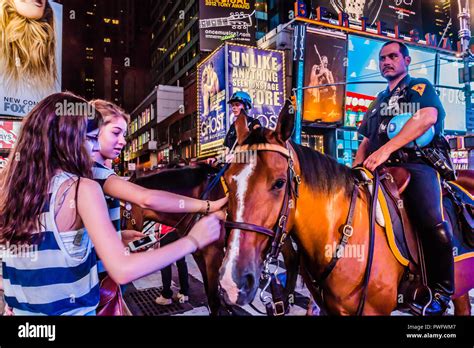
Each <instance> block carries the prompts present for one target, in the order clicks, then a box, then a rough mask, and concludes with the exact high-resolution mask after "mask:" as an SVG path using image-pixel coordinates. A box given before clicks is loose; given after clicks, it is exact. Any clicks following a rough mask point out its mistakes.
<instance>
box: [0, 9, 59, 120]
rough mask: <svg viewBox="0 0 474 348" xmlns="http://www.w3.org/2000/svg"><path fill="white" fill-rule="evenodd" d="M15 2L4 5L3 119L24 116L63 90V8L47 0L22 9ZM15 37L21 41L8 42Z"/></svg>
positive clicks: (0, 27)
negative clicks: (47, 97)
mask: <svg viewBox="0 0 474 348" xmlns="http://www.w3.org/2000/svg"><path fill="white" fill-rule="evenodd" d="M5 1H6V0H0V3H5ZM12 3H13V5H11V6H10V5H8V3H7V5H6V6H3V5H2V6H0V11H2V12H4V13H0V18H3V19H4V20H2V21H0V33H2V35H0V116H19V117H22V116H25V115H26V114H28V112H30V110H31V109H32V108H33V107H34V106H35V105H36V104H37V103H38V102H39V101H40V100H41V99H43V98H45V97H46V96H48V95H50V94H52V93H55V92H59V91H61V59H62V58H61V57H62V8H63V7H62V5H60V4H58V3H56V2H52V1H46V0H41V1H36V2H31V3H27V4H26V5H25V6H22V7H21V8H20V7H18V8H16V7H15V3H16V2H12ZM29 16H30V17H29ZM38 16H39V17H40V18H39V19H37V17H38ZM25 18H26V20H25ZM5 19H6V20H5ZM11 23H21V25H17V26H15V25H11ZM12 37H17V38H18V40H16V41H14V42H12V41H8V40H9V39H10V38H12ZM3 40H5V41H6V42H3ZM30 42H33V43H34V45H31V43H30Z"/></svg>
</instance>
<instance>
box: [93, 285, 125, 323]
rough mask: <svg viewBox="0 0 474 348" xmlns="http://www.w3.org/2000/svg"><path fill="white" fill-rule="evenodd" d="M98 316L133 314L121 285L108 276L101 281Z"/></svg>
mask: <svg viewBox="0 0 474 348" xmlns="http://www.w3.org/2000/svg"><path fill="white" fill-rule="evenodd" d="M96 313H97V315H98V316H131V315H132V313H131V312H130V309H129V308H128V306H127V304H126V303H125V301H124V299H123V296H122V291H121V290H120V286H119V285H118V284H117V283H116V282H114V280H113V279H112V278H110V277H109V276H106V277H105V278H104V279H102V281H101V282H100V301H99V306H98V307H97V311H96Z"/></svg>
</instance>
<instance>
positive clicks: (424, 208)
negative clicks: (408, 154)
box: [399, 163, 443, 233]
mask: <svg viewBox="0 0 474 348" xmlns="http://www.w3.org/2000/svg"><path fill="white" fill-rule="evenodd" d="M399 166H400V167H403V168H406V169H408V171H409V172H410V175H411V179H410V183H409V184H408V187H407V188H406V190H405V192H404V193H403V194H404V196H405V203H406V205H407V211H408V214H409V215H410V218H411V219H412V221H413V222H415V224H416V225H417V227H418V228H419V229H420V230H423V231H428V230H429V229H431V228H432V227H433V226H436V225H438V224H440V223H441V222H443V212H442V203H441V183H440V179H439V176H438V173H437V172H436V170H434V169H433V168H431V167H430V166H428V165H426V164H421V163H420V164H419V163H404V164H401V165H399ZM420 233H424V232H422V231H420Z"/></svg>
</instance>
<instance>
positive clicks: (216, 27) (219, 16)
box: [199, 0, 256, 51]
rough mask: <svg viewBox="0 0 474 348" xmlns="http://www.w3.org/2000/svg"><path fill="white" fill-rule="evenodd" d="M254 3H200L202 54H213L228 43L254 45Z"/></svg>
mask: <svg viewBox="0 0 474 348" xmlns="http://www.w3.org/2000/svg"><path fill="white" fill-rule="evenodd" d="M255 28H256V26H255V1H254V0H239V1H228V0H200V1H199V34H200V35H199V44H200V49H201V51H212V50H214V49H216V48H217V47H219V46H220V45H221V44H222V43H223V42H224V41H225V40H232V41H233V42H239V43H242V44H247V45H249V44H250V45H252V44H254V43H255V31H256V30H255Z"/></svg>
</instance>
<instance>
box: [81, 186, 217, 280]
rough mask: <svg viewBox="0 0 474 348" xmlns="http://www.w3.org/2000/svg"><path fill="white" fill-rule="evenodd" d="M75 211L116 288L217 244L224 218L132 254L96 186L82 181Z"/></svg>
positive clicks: (209, 219) (206, 219)
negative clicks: (150, 249) (178, 237)
mask: <svg viewBox="0 0 474 348" xmlns="http://www.w3.org/2000/svg"><path fill="white" fill-rule="evenodd" d="M77 208H78V213H79V215H80V217H81V219H82V221H83V223H84V225H85V227H86V228H87V231H88V233H89V236H90V238H91V240H92V242H93V244H94V247H95V249H96V250H97V253H98V254H99V256H100V258H101V260H102V262H103V263H104V266H105V268H106V269H107V271H108V272H109V275H110V276H111V277H112V279H114V281H116V282H117V283H119V284H127V283H130V282H131V281H133V280H135V279H138V278H141V277H144V276H146V275H148V274H150V273H152V272H155V271H157V270H160V269H161V268H163V267H166V266H168V265H170V264H171V263H173V262H175V261H176V260H179V259H181V258H183V257H184V256H185V255H187V254H190V253H192V252H194V251H196V250H197V249H198V248H202V247H203V246H205V245H207V244H209V243H212V242H213V241H215V240H217V239H218V238H219V236H220V232H221V224H220V220H219V219H221V218H223V213H222V214H221V215H217V214H212V215H209V216H206V217H204V218H203V219H201V220H200V221H199V222H198V223H197V224H196V225H195V226H194V227H193V229H192V230H191V232H190V234H189V235H188V236H186V237H184V238H181V239H180V240H178V241H176V242H174V243H172V244H169V245H167V246H165V247H163V248H160V249H156V250H152V251H150V252H146V253H137V254H131V253H130V252H129V250H128V248H124V246H123V245H122V242H121V241H120V239H119V238H118V237H117V233H116V231H115V229H114V227H113V225H112V223H111V222H110V218H109V214H108V211H107V206H106V204H105V199H104V194H103V192H102V190H101V188H100V186H99V185H98V184H97V183H96V182H94V181H92V180H88V179H81V183H80V186H79V194H78V204H77Z"/></svg>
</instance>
